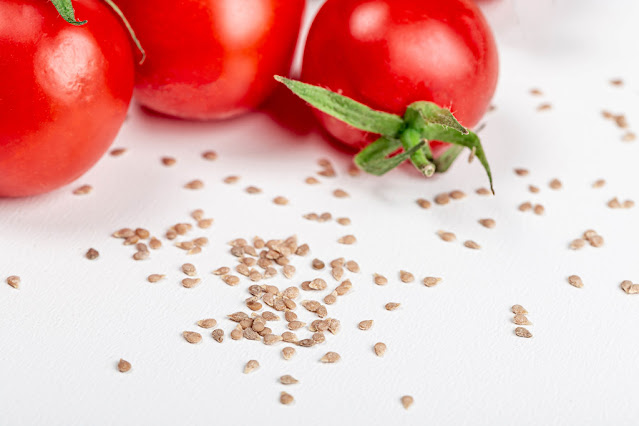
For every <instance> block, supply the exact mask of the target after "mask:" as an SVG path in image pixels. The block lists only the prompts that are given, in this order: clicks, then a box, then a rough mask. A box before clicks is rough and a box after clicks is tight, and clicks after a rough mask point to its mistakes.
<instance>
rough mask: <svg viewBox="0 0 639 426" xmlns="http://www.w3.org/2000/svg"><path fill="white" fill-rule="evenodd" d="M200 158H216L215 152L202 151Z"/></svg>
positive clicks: (210, 159) (212, 159) (211, 159)
mask: <svg viewBox="0 0 639 426" xmlns="http://www.w3.org/2000/svg"><path fill="white" fill-rule="evenodd" d="M202 158H204V159H205V160H209V161H214V160H217V152H215V151H204V152H203V153H202Z"/></svg>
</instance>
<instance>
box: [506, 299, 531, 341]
mask: <svg viewBox="0 0 639 426" xmlns="http://www.w3.org/2000/svg"><path fill="white" fill-rule="evenodd" d="M510 310H511V312H512V313H513V314H515V316H514V317H513V322H514V323H515V324H517V325H518V326H520V327H516V328H515V335H516V336H518V337H523V338H526V339H530V338H531V337H532V333H531V332H530V331H528V329H527V328H525V327H521V326H522V325H532V323H531V322H530V320H528V317H526V315H527V314H528V311H527V310H526V309H524V307H523V306H521V305H513V307H512V308H510Z"/></svg>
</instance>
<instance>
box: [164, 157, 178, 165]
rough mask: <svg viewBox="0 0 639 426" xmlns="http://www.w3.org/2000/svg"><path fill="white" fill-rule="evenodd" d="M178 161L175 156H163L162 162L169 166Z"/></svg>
mask: <svg viewBox="0 0 639 426" xmlns="http://www.w3.org/2000/svg"><path fill="white" fill-rule="evenodd" d="M176 162H177V160H176V159H175V158H173V157H162V164H164V165H165V166H167V167H170V166H172V165H174V164H175V163H176Z"/></svg>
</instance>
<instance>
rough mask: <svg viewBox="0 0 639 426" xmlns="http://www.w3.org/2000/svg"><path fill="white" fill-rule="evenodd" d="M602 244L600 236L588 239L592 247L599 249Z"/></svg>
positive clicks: (602, 240)
mask: <svg viewBox="0 0 639 426" xmlns="http://www.w3.org/2000/svg"><path fill="white" fill-rule="evenodd" d="M603 244H604V239H603V237H602V236H601V235H595V236H594V237H592V238H591V239H590V245H591V246H593V247H601V246H603Z"/></svg>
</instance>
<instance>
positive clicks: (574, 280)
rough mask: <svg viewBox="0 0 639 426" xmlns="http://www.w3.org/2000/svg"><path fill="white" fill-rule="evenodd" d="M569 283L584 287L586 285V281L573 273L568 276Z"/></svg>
mask: <svg viewBox="0 0 639 426" xmlns="http://www.w3.org/2000/svg"><path fill="white" fill-rule="evenodd" d="M568 283H569V284H570V285H571V286H573V287H577V288H582V287H583V286H584V282H583V281H582V280H581V278H580V277H579V276H578V275H571V276H569V277H568Z"/></svg>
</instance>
